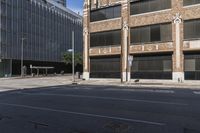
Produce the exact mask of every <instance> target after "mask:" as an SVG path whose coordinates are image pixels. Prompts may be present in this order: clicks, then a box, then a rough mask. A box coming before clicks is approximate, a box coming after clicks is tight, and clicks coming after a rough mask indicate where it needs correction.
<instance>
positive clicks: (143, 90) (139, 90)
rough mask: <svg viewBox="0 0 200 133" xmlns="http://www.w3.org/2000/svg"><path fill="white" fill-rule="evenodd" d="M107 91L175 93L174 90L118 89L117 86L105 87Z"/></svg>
mask: <svg viewBox="0 0 200 133" xmlns="http://www.w3.org/2000/svg"><path fill="white" fill-rule="evenodd" d="M105 90H107V91H133V92H151V93H169V94H173V93H175V92H174V91H173V90H158V89H153V90H152V89H133V88H130V89H120V90H119V89H116V88H108V89H105Z"/></svg>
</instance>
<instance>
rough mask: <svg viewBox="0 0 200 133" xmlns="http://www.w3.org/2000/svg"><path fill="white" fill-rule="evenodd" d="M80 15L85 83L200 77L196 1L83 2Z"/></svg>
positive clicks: (199, 9)
mask: <svg viewBox="0 0 200 133" xmlns="http://www.w3.org/2000/svg"><path fill="white" fill-rule="evenodd" d="M83 17H84V22H83V27H84V75H83V76H84V78H85V79H89V78H90V77H91V78H121V80H122V82H125V81H128V80H130V78H133V79H173V80H176V81H181V80H199V79H200V1H199V0H85V2H84V14H83ZM129 56H133V62H132V66H130V65H129V61H128V57H129Z"/></svg>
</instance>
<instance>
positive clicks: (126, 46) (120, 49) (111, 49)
mask: <svg viewBox="0 0 200 133" xmlns="http://www.w3.org/2000/svg"><path fill="white" fill-rule="evenodd" d="M96 3H98V5H97V4H96ZM116 4H120V5H121V17H120V18H113V19H107V20H103V21H96V22H90V10H94V9H95V8H102V7H109V6H112V5H116ZM199 12H200V3H199V4H198V3H197V4H193V5H188V6H184V5H183V0H171V8H170V9H165V10H159V11H155V12H148V13H143V14H136V15H130V1H129V0H91V3H90V0H85V2H84V14H83V18H84V22H83V23H84V24H83V26H84V73H85V75H86V76H85V79H89V73H90V57H100V56H110V55H120V57H121V80H122V82H125V81H128V80H129V79H130V78H127V77H130V72H131V70H130V67H129V65H128V56H129V55H133V56H134V55H135V54H141V55H142V54H163V53H171V54H172V79H173V80H176V81H184V79H185V78H184V77H185V76H184V52H193V51H195V52H198V51H200V41H199V40H198V39H197V40H184V26H183V23H184V21H186V20H193V19H199V18H200V13H199ZM161 23H171V25H172V41H169V42H158V43H148V45H145V44H140V45H131V42H130V28H133V27H140V26H146V25H153V24H161ZM115 29H120V30H121V37H122V38H121V45H120V46H115V45H114V46H104V47H90V34H91V33H95V32H101V31H110V30H115Z"/></svg>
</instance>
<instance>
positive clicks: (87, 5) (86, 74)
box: [83, 0, 90, 80]
mask: <svg viewBox="0 0 200 133" xmlns="http://www.w3.org/2000/svg"><path fill="white" fill-rule="evenodd" d="M89 24H90V0H85V1H84V10H83V43H84V44H83V51H84V52H83V79H85V80H88V79H89V46H90V34H89Z"/></svg>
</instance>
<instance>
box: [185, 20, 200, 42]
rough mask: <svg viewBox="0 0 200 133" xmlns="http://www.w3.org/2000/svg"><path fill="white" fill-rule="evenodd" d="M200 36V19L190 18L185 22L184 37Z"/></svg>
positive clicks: (194, 37) (193, 37)
mask: <svg viewBox="0 0 200 133" xmlns="http://www.w3.org/2000/svg"><path fill="white" fill-rule="evenodd" d="M197 38H200V20H199V19H198V20H189V21H185V22H184V39H197Z"/></svg>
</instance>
